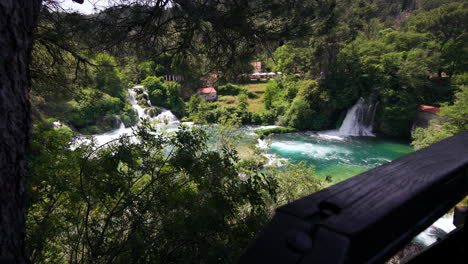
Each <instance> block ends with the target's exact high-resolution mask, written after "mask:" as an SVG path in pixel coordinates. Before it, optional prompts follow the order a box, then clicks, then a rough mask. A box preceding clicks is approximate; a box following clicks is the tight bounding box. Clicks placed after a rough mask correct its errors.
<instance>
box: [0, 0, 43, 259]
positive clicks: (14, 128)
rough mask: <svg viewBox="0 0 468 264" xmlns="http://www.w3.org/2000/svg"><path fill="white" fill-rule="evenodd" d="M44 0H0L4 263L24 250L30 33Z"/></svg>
mask: <svg viewBox="0 0 468 264" xmlns="http://www.w3.org/2000/svg"><path fill="white" fill-rule="evenodd" d="M41 2H42V0H1V1H0V263H26V262H27V259H26V257H25V255H24V233H25V219H26V208H25V205H26V204H25V201H26V199H25V196H26V189H25V188H26V176H27V153H28V148H29V137H30V136H29V132H30V127H31V124H30V105H29V97H28V91H29V89H30V85H31V80H30V75H29V63H30V61H31V50H32V35H33V30H34V26H35V22H36V19H37V15H38V14H39V10H40V6H41Z"/></svg>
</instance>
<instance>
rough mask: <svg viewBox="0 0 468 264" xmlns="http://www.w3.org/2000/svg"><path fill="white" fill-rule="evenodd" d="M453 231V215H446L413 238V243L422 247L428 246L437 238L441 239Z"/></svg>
mask: <svg viewBox="0 0 468 264" xmlns="http://www.w3.org/2000/svg"><path fill="white" fill-rule="evenodd" d="M454 229H455V225H454V224H453V214H446V215H444V216H442V217H441V218H439V219H438V220H437V221H435V223H434V224H432V225H431V226H430V227H428V228H427V229H426V230H424V231H423V232H421V234H419V235H417V236H416V237H415V238H414V242H416V243H418V244H421V245H423V246H430V245H431V244H433V243H435V242H436V241H437V240H438V239H439V238H443V237H444V236H445V235H446V234H448V233H450V232H451V231H452V230H454Z"/></svg>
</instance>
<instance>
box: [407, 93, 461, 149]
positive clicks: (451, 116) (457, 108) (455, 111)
mask: <svg viewBox="0 0 468 264" xmlns="http://www.w3.org/2000/svg"><path fill="white" fill-rule="evenodd" d="M455 96H456V99H455V101H454V103H453V105H449V104H444V105H443V106H442V107H441V109H440V113H439V116H440V117H441V118H440V120H432V121H431V124H430V126H429V127H428V128H416V129H415V131H414V132H413V134H412V136H413V139H414V140H413V142H412V143H411V144H412V145H413V146H414V147H415V149H421V148H424V147H427V146H429V145H431V144H434V143H436V142H438V141H440V140H442V139H444V138H448V137H451V136H453V135H455V134H457V133H460V132H463V131H466V130H468V86H467V85H461V86H460V90H459V91H458V92H457V93H456V94H455Z"/></svg>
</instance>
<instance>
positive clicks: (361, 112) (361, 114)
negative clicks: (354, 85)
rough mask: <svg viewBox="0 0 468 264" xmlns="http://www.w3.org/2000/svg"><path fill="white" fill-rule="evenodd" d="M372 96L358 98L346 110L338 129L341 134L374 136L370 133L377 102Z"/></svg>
mask: <svg viewBox="0 0 468 264" xmlns="http://www.w3.org/2000/svg"><path fill="white" fill-rule="evenodd" d="M374 101H375V100H373V99H372V98H370V97H369V98H368V99H364V98H362V97H361V98H359V100H358V101H357V103H356V104H355V105H353V107H351V109H349V110H348V113H347V114H346V117H345V119H344V120H343V123H342V124H341V127H340V129H339V134H340V135H342V136H375V135H374V133H372V130H373V124H374V118H375V113H376V110H377V104H378V103H375V102H374Z"/></svg>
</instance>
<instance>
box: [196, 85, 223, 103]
mask: <svg viewBox="0 0 468 264" xmlns="http://www.w3.org/2000/svg"><path fill="white" fill-rule="evenodd" d="M198 94H199V95H200V96H201V97H202V98H203V99H204V100H205V101H209V102H212V101H215V100H216V99H217V98H218V94H217V92H216V89H215V88H213V87H207V88H200V89H198Z"/></svg>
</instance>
